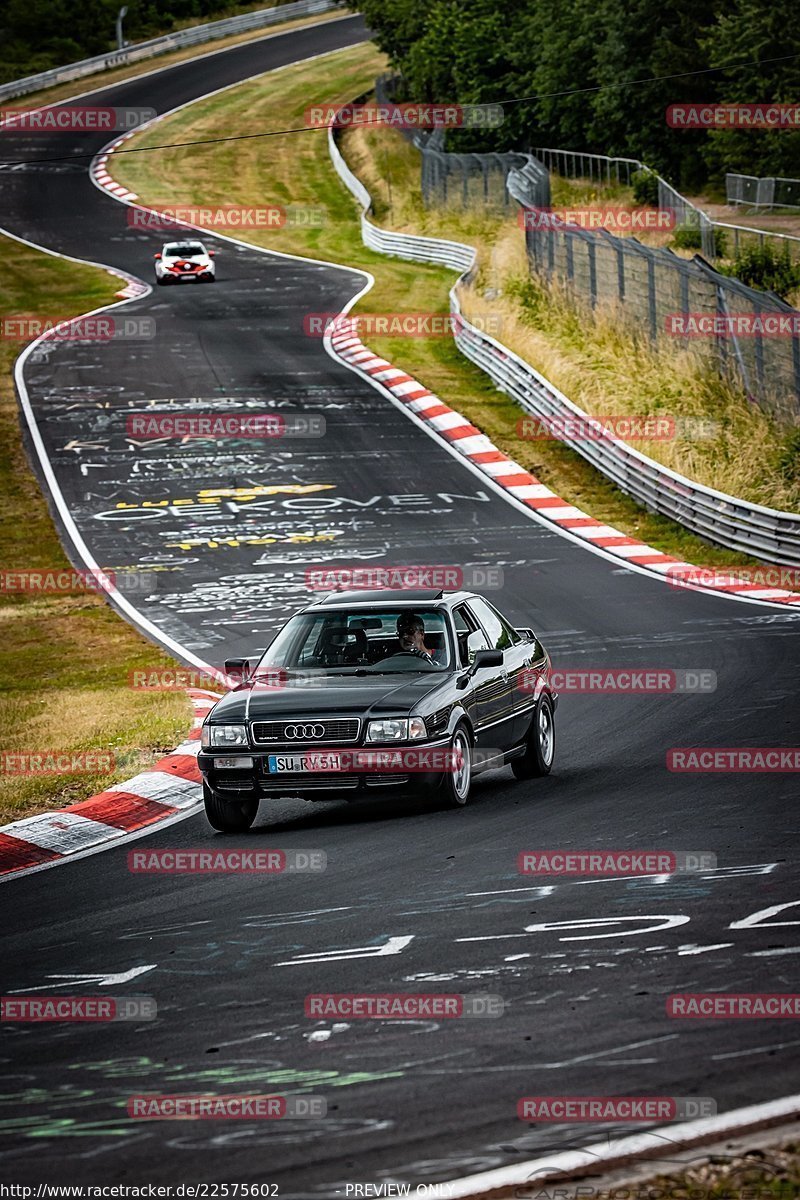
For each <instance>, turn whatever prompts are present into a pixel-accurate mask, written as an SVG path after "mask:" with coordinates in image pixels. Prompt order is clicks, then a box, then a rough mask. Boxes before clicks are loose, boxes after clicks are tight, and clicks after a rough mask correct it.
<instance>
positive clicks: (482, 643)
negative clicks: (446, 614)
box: [453, 604, 490, 667]
mask: <svg viewBox="0 0 800 1200" xmlns="http://www.w3.org/2000/svg"><path fill="white" fill-rule="evenodd" d="M453 619H454V621H455V626H456V638H457V639H458V657H459V661H460V663H461V666H462V667H468V666H469V662H470V653H469V650H470V648H469V647H468V645H467V641H468V639H469V635H470V634H475V635H476V636H474V637H473V639H472V643H473V644H472V647H471V648H472V650H473V651H474V650H476V649H477V650H489V649H490V646H489V643H488V642H487V640H486V635H485V634H484V632H483V630H482V629H481V628H480V626H479V625H478V622H477V621H476V620H475V618H474V617H473V615H472V613H471V612H470V611H469V609H468V608H467V606H466V605H465V604H461V605H459V607H458V608H456V609H454V611H453Z"/></svg>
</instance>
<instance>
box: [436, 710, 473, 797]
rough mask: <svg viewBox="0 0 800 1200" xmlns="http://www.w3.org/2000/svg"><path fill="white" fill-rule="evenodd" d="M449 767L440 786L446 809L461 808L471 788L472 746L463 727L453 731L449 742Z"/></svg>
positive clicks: (460, 726)
mask: <svg viewBox="0 0 800 1200" xmlns="http://www.w3.org/2000/svg"><path fill="white" fill-rule="evenodd" d="M450 755H451V759H450V766H449V769H448V771H447V772H446V774H445V777H444V782H443V784H442V797H443V799H444V803H445V806H446V807H447V808H463V807H464V805H465V804H466V803H467V801H468V800H469V793H470V789H471V788H472V744H471V742H470V740H469V734H468V733H467V731H466V729H465V728H464V726H463V725H459V726H458V728H457V729H456V730H455V732H454V734H453V737H452V740H451V742H450Z"/></svg>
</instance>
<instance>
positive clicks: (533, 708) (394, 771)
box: [197, 589, 558, 833]
mask: <svg viewBox="0 0 800 1200" xmlns="http://www.w3.org/2000/svg"><path fill="white" fill-rule="evenodd" d="M550 670H551V667H550V657H549V655H548V653H547V651H546V650H545V648H544V647H543V646H542V644H541V642H540V641H539V640H538V638H537V637H536V635H535V633H534V632H533V630H532V629H527V628H525V629H515V628H514V627H513V626H512V625H511V624H510V623H509V622H508V621H507V620H506V619H505V618H504V617H503V616H502V615H501V614H500V613H499V612H498V611H497V610H496V609H495V608H494V606H493V605H491V604H490V603H489V602H488V600H486V599H485V598H484V597H483V596H478V595H475V594H474V593H472V592H465V591H457V592H442V591H435V590H433V589H431V590H425V591H407V590H403V591H374V592H367V591H349V592H336V593H334V594H329V595H327V596H325V597H324V598H323V599H320V600H317V601H315V602H314V603H313V604H310V605H308V606H307V607H306V608H304V609H302V610H301V611H300V612H299V613H297V615H296V616H293V617H291V618H290V620H289V621H287V623H286V624H285V625H284V626H283V628H282V629H281V630H280V632H279V633H278V634H277V636H276V637H275V639H274V640H273V642H272V643H271V645H270V646H269V648H268V649H267V650H266V651H265V652H264V653H263V655H262V656H261V658H260V659H259V660H258V662H255V663H253V662H251V661H249V660H248V659H229V660H228V661H227V662H226V663H225V671H226V674H227V675H228V676H230V677H233V679H234V680H238V681H240V682H238V683H237V686H235V687H234V689H233V690H232V691H230V692H229V693H228V694H227V695H226V696H223V697H222V699H221V700H220V701H219V702H218V703H217V704H215V705H214V707H213V709H212V710H211V712H210V713H209V714H208V716H207V717H206V720H205V722H204V723H203V730H202V742H201V751H200V753H199V755H198V759H197V761H198V764H199V767H200V770H201V772H202V775H203V796H204V800H205V809H206V814H207V816H208V819H209V821H210V823H211V825H212V826H213V827H214V829H217V830H220V831H221V832H227V833H236V832H241V831H243V830H246V829H249V827H250V826H251V825H252V823H253V821H254V820H255V817H256V813H257V811H258V803H259V800H269V799H271V798H278V797H301V798H303V799H306V800H338V799H357V798H363V797H365V796H375V795H378V794H383V793H386V792H391V793H393V794H399V795H404V796H408V795H416V796H419V795H430V796H431V797H432V798H435V799H437V798H438V799H439V800H440V801H441V802H442V803H443V804H444V805H446V806H452V807H461V806H462V805H464V804H466V803H467V800H468V798H469V793H470V787H471V783H472V778H473V775H475V774H477V773H478V772H480V771H484V770H487V769H489V768H496V767H502V766H504V765H505V764H506V763H508V764H510V766H511V769H512V770H513V772H514V774H515V776H516V777H517V779H529V778H532V777H533V776H537V775H547V774H548V773H549V772H550V769H551V767H552V765H553V758H554V755H555V724H554V713H555V709H556V705H557V703H558V697H557V695H556V694H555V693H554V692H553V689H552V687H551V684H550Z"/></svg>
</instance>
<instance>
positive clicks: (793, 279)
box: [725, 242, 800, 299]
mask: <svg viewBox="0 0 800 1200" xmlns="http://www.w3.org/2000/svg"><path fill="white" fill-rule="evenodd" d="M725 274H727V275H733V276H735V278H736V279H740V280H741V281H742V283H746V284H748V285H749V286H750V287H754V288H760V289H762V290H764V291H770V292H775V293H776V294H777V295H778V296H782V297H783V298H784V299H785V298H786V296H788V295H789V293H790V292H793V291H794V289H795V288H798V287H800V263H793V262H792V260H791V257H790V255H789V247H788V245H784V247H783V249H782V250H776V249H775V248H774V246H771V245H770V244H769V243H767V242H765V243H764V244H763V245H758V244H756V245H754V246H745V247H744V249H742V250H740V251H739V253H738V254H737V255H736V258H735V259H734V260H733V263H732V264H731V266H730V267H729V269H728V270H727V271H726V272H725Z"/></svg>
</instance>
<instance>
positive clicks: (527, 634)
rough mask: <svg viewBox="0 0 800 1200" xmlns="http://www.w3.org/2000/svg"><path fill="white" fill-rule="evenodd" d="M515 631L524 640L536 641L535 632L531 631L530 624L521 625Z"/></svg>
mask: <svg viewBox="0 0 800 1200" xmlns="http://www.w3.org/2000/svg"><path fill="white" fill-rule="evenodd" d="M517 633H518V634H519V636H520V637H521V638H523V640H524V641H526V642H535V641H536V634H535V633H534V632H533V630H532V629H531V627H530V625H521V626H520V627H519V629H517Z"/></svg>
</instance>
